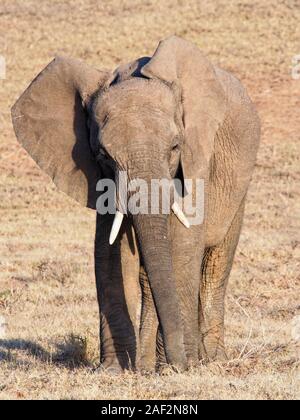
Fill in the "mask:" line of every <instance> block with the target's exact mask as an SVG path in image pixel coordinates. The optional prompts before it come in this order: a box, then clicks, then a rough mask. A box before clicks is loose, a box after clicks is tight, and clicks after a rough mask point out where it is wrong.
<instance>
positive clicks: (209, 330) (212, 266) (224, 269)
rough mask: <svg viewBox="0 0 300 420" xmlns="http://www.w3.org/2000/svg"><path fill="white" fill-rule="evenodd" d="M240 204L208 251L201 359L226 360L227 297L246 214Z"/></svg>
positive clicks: (203, 287) (202, 290)
mask: <svg viewBox="0 0 300 420" xmlns="http://www.w3.org/2000/svg"><path fill="white" fill-rule="evenodd" d="M244 204H245V203H244V201H243V202H242V203H241V205H240V208H239V210H238V211H237V213H236V215H235V217H234V220H233V222H232V224H231V227H230V229H229V231H228V232H227V234H226V237H225V238H224V240H223V242H222V243H221V244H220V245H218V246H215V247H212V248H208V249H206V251H205V255H204V257H203V263H202V281H201V287H200V305H199V307H200V354H201V358H202V359H206V360H207V359H208V360H226V359H227V356H226V352H225V345H224V299H225V292H226V287H227V283H228V278H229V275H230V271H231V268H232V263H233V258H234V254H235V251H236V247H237V244H238V241H239V237H240V232H241V226H242V221H243V215H244V207H245V205H244Z"/></svg>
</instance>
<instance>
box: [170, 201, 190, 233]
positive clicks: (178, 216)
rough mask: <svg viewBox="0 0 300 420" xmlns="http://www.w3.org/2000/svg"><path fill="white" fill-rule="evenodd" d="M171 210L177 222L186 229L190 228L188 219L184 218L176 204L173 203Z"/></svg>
mask: <svg viewBox="0 0 300 420" xmlns="http://www.w3.org/2000/svg"><path fill="white" fill-rule="evenodd" d="M172 210H173V212H174V214H175V216H176V217H177V218H178V219H179V221H180V222H181V223H182V224H183V225H184V226H185V227H186V228H188V229H189V228H190V227H191V225H190V222H189V221H188V219H187V218H186V216H185V215H184V214H183V211H182V210H181V208H180V207H179V204H178V203H176V202H175V203H174V204H173V206H172Z"/></svg>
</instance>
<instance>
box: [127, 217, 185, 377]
mask: <svg viewBox="0 0 300 420" xmlns="http://www.w3.org/2000/svg"><path fill="white" fill-rule="evenodd" d="M133 223H134V228H135V231H136V233H137V237H138V240H139V243H140V248H141V253H142V257H143V261H144V265H145V268H146V271H147V274H148V277H149V282H150V287H151V290H152V294H153V298H154V303H155V306H156V310H157V314H158V318H159V321H160V325H161V328H162V333H163V340H164V346H165V351H166V357H167V361H168V363H170V364H171V365H173V366H176V367H178V368H180V369H186V367H187V359H186V355H185V349H184V340H183V322H182V319H181V313H180V309H179V299H178V296H177V292H176V285H175V279H174V276H173V270H172V258H171V249H170V241H169V234H168V216H167V215H162V214H158V215H143V214H139V215H136V216H134V217H133Z"/></svg>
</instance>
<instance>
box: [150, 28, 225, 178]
mask: <svg viewBox="0 0 300 420" xmlns="http://www.w3.org/2000/svg"><path fill="white" fill-rule="evenodd" d="M142 74H143V75H145V76H147V77H150V78H153V77H156V78H159V79H161V80H164V81H166V82H168V83H173V84H175V85H179V87H180V88H181V89H180V90H181V92H182V98H181V99H182V105H183V124H184V131H185V144H184V150H183V153H182V166H183V170H184V177H185V178H186V179H187V178H190V179H194V178H196V177H199V178H200V177H202V173H203V171H205V170H206V169H207V166H208V164H209V161H210V157H211V154H212V151H213V146H214V138H215V135H216V132H217V130H218V128H219V126H220V125H221V124H222V122H223V121H224V118H225V114H226V111H227V99H226V95H225V92H224V90H223V88H222V86H221V84H220V82H219V81H218V79H217V76H216V73H215V70H214V67H213V65H212V64H211V63H210V62H209V61H208V60H207V59H206V58H205V56H204V55H203V54H202V53H201V51H200V50H199V48H198V47H196V46H195V45H194V44H192V43H190V42H188V41H185V40H183V39H181V38H178V37H176V36H172V37H170V38H167V39H166V40H164V41H161V42H160V44H159V46H158V48H157V50H156V52H155V54H154V55H153V57H152V59H151V60H150V61H149V63H148V64H146V65H145V66H144V67H143V68H142Z"/></svg>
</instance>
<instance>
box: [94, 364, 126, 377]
mask: <svg viewBox="0 0 300 420" xmlns="http://www.w3.org/2000/svg"><path fill="white" fill-rule="evenodd" d="M128 370H129V369H124V368H122V366H121V365H120V363H119V362H118V360H109V361H108V360H106V361H104V362H103V363H101V364H100V366H98V367H97V368H96V369H95V372H97V373H107V374H109V375H111V376H119V375H122V374H124V373H125V372H126V371H128Z"/></svg>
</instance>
